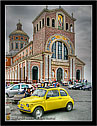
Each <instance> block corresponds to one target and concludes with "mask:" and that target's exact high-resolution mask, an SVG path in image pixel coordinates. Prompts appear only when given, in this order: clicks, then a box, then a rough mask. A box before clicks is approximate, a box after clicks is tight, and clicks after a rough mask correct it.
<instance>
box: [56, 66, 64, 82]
mask: <svg viewBox="0 0 97 126" xmlns="http://www.w3.org/2000/svg"><path fill="white" fill-rule="evenodd" d="M62 78H63V70H62V68H58V70H57V81H58V82H61V80H62Z"/></svg>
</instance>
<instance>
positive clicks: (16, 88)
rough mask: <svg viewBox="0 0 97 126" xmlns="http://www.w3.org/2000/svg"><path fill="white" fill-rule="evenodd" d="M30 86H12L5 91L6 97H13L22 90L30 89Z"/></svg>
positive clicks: (23, 84)
mask: <svg viewBox="0 0 97 126" xmlns="http://www.w3.org/2000/svg"><path fill="white" fill-rule="evenodd" d="M31 87H32V85H31V84H25V83H22V84H14V85H13V86H11V87H9V88H7V89H6V90H5V92H6V95H7V97H13V96H14V95H16V94H18V93H20V92H22V91H23V89H24V88H31Z"/></svg>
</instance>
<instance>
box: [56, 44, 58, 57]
mask: <svg viewBox="0 0 97 126" xmlns="http://www.w3.org/2000/svg"><path fill="white" fill-rule="evenodd" d="M56 59H58V42H56Z"/></svg>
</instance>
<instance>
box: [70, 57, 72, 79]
mask: <svg viewBox="0 0 97 126" xmlns="http://www.w3.org/2000/svg"><path fill="white" fill-rule="evenodd" d="M70 79H71V80H72V58H70Z"/></svg>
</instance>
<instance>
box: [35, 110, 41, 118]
mask: <svg viewBox="0 0 97 126" xmlns="http://www.w3.org/2000/svg"><path fill="white" fill-rule="evenodd" d="M41 116H42V111H41V110H37V111H36V118H40V117H41Z"/></svg>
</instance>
